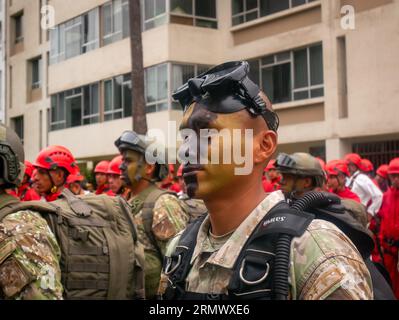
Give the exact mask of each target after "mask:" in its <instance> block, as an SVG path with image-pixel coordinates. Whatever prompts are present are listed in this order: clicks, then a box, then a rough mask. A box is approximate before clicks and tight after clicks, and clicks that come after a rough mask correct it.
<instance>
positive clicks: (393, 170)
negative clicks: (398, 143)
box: [388, 158, 399, 174]
mask: <svg viewBox="0 0 399 320" xmlns="http://www.w3.org/2000/svg"><path fill="white" fill-rule="evenodd" d="M388 174H399V158H395V159H392V160H391V162H390V163H389V166H388Z"/></svg>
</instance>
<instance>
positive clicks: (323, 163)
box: [316, 157, 326, 171]
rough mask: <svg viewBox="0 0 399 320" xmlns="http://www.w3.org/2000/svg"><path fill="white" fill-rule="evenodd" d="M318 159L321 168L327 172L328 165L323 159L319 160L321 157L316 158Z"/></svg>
mask: <svg viewBox="0 0 399 320" xmlns="http://www.w3.org/2000/svg"><path fill="white" fill-rule="evenodd" d="M316 159H317V161H319V163H320V165H321V168H322V169H323V170H324V171H326V163H325V162H324V160H323V159H321V158H319V157H316Z"/></svg>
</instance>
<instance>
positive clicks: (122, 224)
mask: <svg viewBox="0 0 399 320" xmlns="http://www.w3.org/2000/svg"><path fill="white" fill-rule="evenodd" d="M20 210H32V211H36V212H39V213H41V215H42V216H43V217H44V218H45V219H46V221H47V222H48V224H49V226H50V228H51V230H52V231H53V233H54V234H55V236H56V238H57V241H58V244H59V246H60V248H61V260H60V267H61V272H62V284H63V286H64V298H65V299H73V300H76V299H79V300H80V299H84V300H104V299H118V300H119V299H143V298H144V273H143V269H144V253H143V248H142V246H141V244H139V243H138V241H137V235H136V230H135V227H134V224H133V221H132V219H131V217H130V212H129V208H128V206H127V204H126V203H125V202H124V200H123V199H121V198H120V197H108V196H106V195H85V196H75V195H73V194H72V193H71V192H70V191H69V190H67V189H65V190H64V191H63V193H62V196H61V199H59V200H57V201H54V202H51V203H46V202H41V201H31V202H16V203H11V204H9V205H7V206H5V207H3V208H2V209H1V211H0V212H1V216H5V215H7V214H10V213H13V212H17V211H20Z"/></svg>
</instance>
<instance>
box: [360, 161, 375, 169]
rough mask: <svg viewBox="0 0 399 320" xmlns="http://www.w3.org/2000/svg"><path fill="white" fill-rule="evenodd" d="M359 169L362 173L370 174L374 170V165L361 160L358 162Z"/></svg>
mask: <svg viewBox="0 0 399 320" xmlns="http://www.w3.org/2000/svg"><path fill="white" fill-rule="evenodd" d="M360 169H361V170H362V171H364V172H370V171H373V170H374V165H373V163H372V162H371V161H370V160H369V159H362V161H360Z"/></svg>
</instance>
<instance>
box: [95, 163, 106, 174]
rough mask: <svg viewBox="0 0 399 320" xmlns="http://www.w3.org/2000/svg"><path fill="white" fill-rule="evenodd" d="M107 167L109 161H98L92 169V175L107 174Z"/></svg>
mask: <svg viewBox="0 0 399 320" xmlns="http://www.w3.org/2000/svg"><path fill="white" fill-rule="evenodd" d="M108 167H109V161H105V160H104V161H100V162H99V163H97V165H96V167H95V168H94V173H107V172H108Z"/></svg>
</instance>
